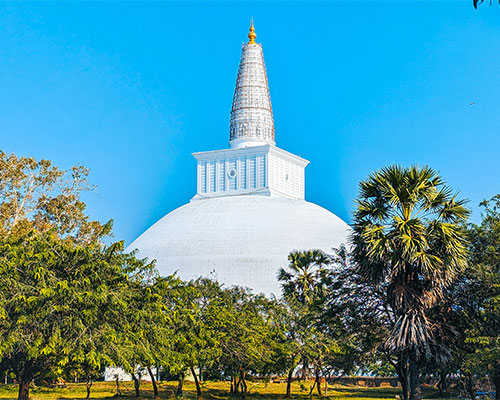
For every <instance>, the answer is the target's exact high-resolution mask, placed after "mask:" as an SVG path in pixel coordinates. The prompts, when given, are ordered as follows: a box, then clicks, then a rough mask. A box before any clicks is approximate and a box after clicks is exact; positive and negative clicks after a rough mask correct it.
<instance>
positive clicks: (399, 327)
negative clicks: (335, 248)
mask: <svg viewBox="0 0 500 400" xmlns="http://www.w3.org/2000/svg"><path fill="white" fill-rule="evenodd" d="M356 202H357V209H356V212H355V214H354V223H353V237H352V243H353V256H354V261H355V263H356V265H357V270H358V273H359V275H360V276H362V277H364V278H365V279H366V281H367V282H368V283H370V284H372V285H374V286H379V287H383V288H384V290H385V291H386V293H385V299H384V301H385V303H387V304H388V305H389V306H390V308H391V309H392V312H393V313H394V324H393V326H392V329H391V333H390V334H389V335H388V337H387V338H386V340H385V346H386V347H387V348H388V349H391V350H392V351H393V352H397V353H407V355H408V366H409V374H410V391H411V393H410V396H411V397H412V398H415V399H418V398H419V397H420V387H419V384H418V369H417V364H418V363H419V362H422V357H423V356H424V355H425V356H427V357H430V356H431V355H436V353H437V350H436V349H438V348H439V345H440V344H442V343H440V340H439V338H440V336H441V334H442V332H443V330H442V329H441V325H440V324H439V321H437V320H432V319H431V316H430V310H431V309H432V308H433V307H434V306H435V305H436V304H437V303H438V302H439V301H440V300H441V299H442V298H443V290H444V289H445V288H446V287H447V286H449V285H450V284H451V283H452V282H453V281H454V279H455V278H456V276H457V274H458V273H459V272H461V271H462V270H463V269H464V267H465V265H466V257H467V248H466V238H465V233H464V231H463V229H462V227H461V225H460V224H461V223H463V222H464V221H465V220H466V218H467V216H468V211H467V209H466V208H465V207H464V204H465V202H464V201H463V200H457V198H456V196H455V195H453V194H452V191H451V189H450V188H448V187H447V186H446V185H445V184H444V181H443V179H442V178H441V177H440V176H439V175H438V174H437V173H436V172H434V171H433V170H432V169H431V168H428V167H422V168H420V167H415V166H413V167H409V168H404V167H401V166H396V165H393V166H390V167H387V168H383V169H382V170H380V171H377V172H375V173H373V174H372V175H370V176H369V177H368V179H367V180H366V181H363V182H361V183H360V192H359V196H358V199H357V201H356Z"/></svg>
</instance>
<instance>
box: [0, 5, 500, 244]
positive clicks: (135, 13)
mask: <svg viewBox="0 0 500 400" xmlns="http://www.w3.org/2000/svg"><path fill="white" fill-rule="evenodd" d="M486 3H487V0H486ZM251 16H253V17H254V21H255V27H256V32H257V34H258V38H257V41H258V42H261V43H262V44H263V48H264V55H265V59H266V64H267V70H268V78H269V84H270V89H271V98H272V103H273V109H274V118H275V124H276V141H277V145H278V146H280V147H282V148H284V149H286V150H288V151H291V152H293V153H296V154H300V155H301V156H302V157H305V158H307V159H309V160H310V161H311V164H310V165H309V166H308V167H307V169H306V198H307V200H309V201H312V202H315V203H318V204H320V205H322V206H324V207H326V208H328V209H329V210H331V211H333V212H334V213H336V214H338V215H339V216H340V217H342V218H343V219H345V220H347V221H349V220H350V216H351V212H352V209H353V198H354V197H355V195H356V193H357V185H358V182H359V181H360V180H361V179H363V178H365V177H366V176H367V175H368V174H369V173H370V172H371V171H373V170H375V169H378V168H380V167H382V166H385V165H387V164H390V163H401V164H404V165H409V164H412V163H418V164H428V165H430V166H432V167H434V168H435V169H437V170H439V171H440V172H441V174H442V175H443V176H444V177H445V179H446V180H447V181H448V182H449V184H450V185H451V186H452V187H453V188H454V189H456V190H459V191H460V194H461V196H462V197H465V198H468V199H470V205H471V207H472V208H473V210H474V216H473V218H474V219H475V220H476V221H477V220H478V218H479V209H478V207H477V204H478V203H479V202H480V201H481V200H482V199H484V198H489V197H491V196H492V195H494V194H497V193H500V168H499V159H500V7H499V6H498V5H497V3H496V2H494V4H493V6H491V7H490V6H488V5H487V4H484V5H482V6H480V7H479V10H477V11H476V10H474V9H473V7H472V0H464V1H456V2H452V1H447V2H427V1H423V2H396V1H388V2H380V3H379V2H373V1H370V2H326V1H323V2H319V3H312V2H285V1H281V2H276V3H266V2H253V3H245V2H234V3H229V2H215V3H210V2H201V1H200V2H193V3H187V2H182V3H168V2H146V3H134V2H126V3H120V2H116V1H113V2H106V3H101V2H96V3H90V2H81V3H80V2H64V3H58V2H49V3H41V2H35V3H25V2H15V3H1V4H0V149H2V150H3V151H6V152H14V153H16V154H18V155H26V156H34V157H37V158H42V157H43V158H48V159H51V160H53V161H54V162H55V163H56V164H57V165H59V166H61V167H65V168H67V167H70V166H71V165H74V164H83V165H85V166H87V167H89V168H90V169H91V180H92V182H93V183H95V184H97V185H98V189H97V191H96V192H95V193H92V194H90V195H87V196H86V197H85V199H86V201H87V202H88V210H89V213H90V214H91V215H92V216H93V217H94V218H98V219H100V220H103V221H104V220H108V219H110V218H112V219H114V220H115V237H116V239H126V241H127V242H128V243H130V241H131V240H133V239H134V238H135V237H137V236H138V235H139V234H140V233H142V231H144V230H145V229H146V228H147V227H148V226H149V225H151V224H152V223H154V222H155V221H156V220H158V219H159V218H160V217H162V216H163V215H164V214H166V213H168V212H169V211H171V210H173V209H174V208H176V207H178V206H180V205H182V204H184V203H186V202H188V201H189V199H190V198H191V197H192V196H193V195H194V194H195V191H196V185H195V176H196V168H195V166H196V164H195V160H194V159H193V158H192V156H191V153H192V152H195V151H204V150H214V149H219V148H226V147H227V142H228V135H229V134H228V130H229V112H230V107H231V100H232V95H233V90H234V84H235V80H236V72H237V67H238V62H239V57H240V46H241V43H242V42H243V41H246V34H247V30H248V25H249V20H250V17H251ZM471 103H473V104H471Z"/></svg>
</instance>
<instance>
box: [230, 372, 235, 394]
mask: <svg viewBox="0 0 500 400" xmlns="http://www.w3.org/2000/svg"><path fill="white" fill-rule="evenodd" d="M233 382H234V378H233V376H232V375H231V387H230V389H229V393H234V385H233Z"/></svg>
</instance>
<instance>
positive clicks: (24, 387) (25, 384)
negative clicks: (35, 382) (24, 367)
mask: <svg viewBox="0 0 500 400" xmlns="http://www.w3.org/2000/svg"><path fill="white" fill-rule="evenodd" d="M30 384H31V379H26V378H24V379H20V380H19V394H18V396H17V398H18V400H28V399H29V397H30Z"/></svg>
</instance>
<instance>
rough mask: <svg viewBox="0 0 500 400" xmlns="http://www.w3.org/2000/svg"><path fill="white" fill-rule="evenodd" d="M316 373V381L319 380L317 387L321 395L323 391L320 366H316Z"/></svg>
mask: <svg viewBox="0 0 500 400" xmlns="http://www.w3.org/2000/svg"><path fill="white" fill-rule="evenodd" d="M314 375H315V377H316V382H317V385H316V388H317V389H318V395H319V397H321V396H322V393H321V377H320V375H319V368H315V370H314Z"/></svg>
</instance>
